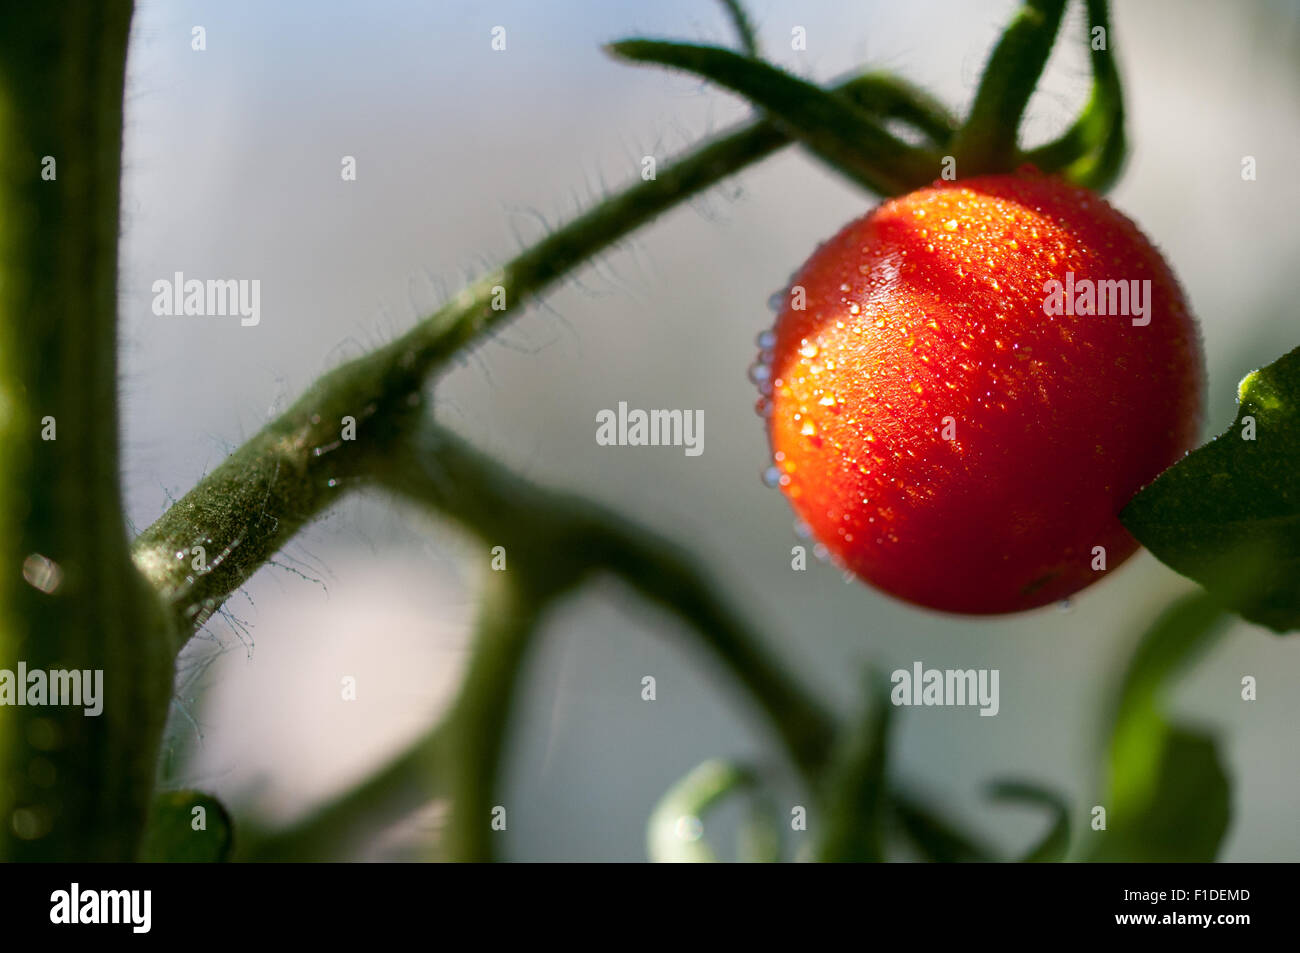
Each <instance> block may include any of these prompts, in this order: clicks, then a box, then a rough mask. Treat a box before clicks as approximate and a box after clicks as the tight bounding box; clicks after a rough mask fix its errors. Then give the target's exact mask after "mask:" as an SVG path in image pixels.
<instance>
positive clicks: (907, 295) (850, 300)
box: [765, 170, 1204, 614]
mask: <svg viewBox="0 0 1300 953" xmlns="http://www.w3.org/2000/svg"><path fill="white" fill-rule="evenodd" d="M1089 311H1091V312H1092V313H1088V312H1089ZM769 356H770V358H771V362H770V367H769V368H768V371H767V374H766V380H768V381H769V382H770V386H771V394H770V402H769V403H767V405H766V406H767V407H768V408H769V409H770V431H769V432H770V437H771V444H772V450H773V455H774V466H775V468H776V470H775V472H776V473H779V475H780V483H781V485H782V487H783V489H784V491H785V494H786V496H787V497H788V498H789V500H790V502H791V504H792V505H793V507H794V509H795V511H796V512H797V513H798V515H799V517H800V518H801V519H802V520H803V521H804V522H805V523H806V524H807V525H808V526H809V528H810V529H811V530H812V532H813V534H814V535H815V536H816V538H817V539H819V540H820V541H821V542H822V543H823V544H825V546H826V547H827V548H828V549H829V550H830V552H831V554H832V555H833V557H834V558H835V559H836V560H837V561H838V562H839V563H841V564H842V565H843V566H845V567H847V568H848V569H851V570H852V571H853V572H854V573H856V574H857V575H858V576H859V577H861V578H862V579H864V580H866V581H867V582H869V583H871V584H872V585H873V586H876V587H877V588H879V589H882V590H884V591H885V592H888V593H891V594H893V595H895V596H897V597H899V598H902V599H905V600H908V601H909V602H913V603H916V604H918V605H922V606H928V607H931V608H934V609H940V610H946V611H949V612H962V613H981V614H987V613H1003V612H1014V611H1017V610H1021V609H1029V608H1032V607H1035V606H1041V605H1044V604H1046V603H1050V602H1054V601H1057V600H1060V599H1062V598H1064V597H1066V596H1068V595H1070V594H1071V593H1073V592H1076V591H1078V590H1079V589H1082V588H1083V587H1085V586H1087V585H1089V584H1091V583H1092V582H1094V581H1096V580H1097V579H1100V578H1101V577H1102V576H1104V575H1105V574H1106V572H1107V571H1109V570H1112V569H1114V568H1115V567H1116V566H1118V565H1119V564H1120V563H1121V562H1123V561H1124V560H1125V559H1127V558H1128V556H1130V555H1131V554H1132V553H1133V552H1134V550H1135V549H1136V548H1137V543H1136V541H1135V540H1134V539H1133V538H1132V537H1131V536H1130V535H1129V534H1128V533H1127V531H1125V529H1124V527H1123V526H1122V525H1121V524H1120V522H1119V520H1118V518H1117V516H1116V514H1118V513H1119V511H1120V510H1121V509H1122V508H1123V506H1124V505H1125V504H1126V503H1127V502H1128V501H1129V499H1130V498H1131V497H1132V496H1133V495H1134V494H1135V493H1136V492H1137V490H1138V489H1140V488H1141V487H1142V486H1143V485H1144V484H1146V483H1148V482H1150V481H1151V480H1152V479H1154V478H1155V477H1156V476H1157V475H1158V474H1159V473H1160V472H1161V471H1162V470H1164V469H1165V468H1166V467H1168V466H1169V465H1171V464H1172V463H1174V462H1175V461H1176V460H1177V459H1178V458H1179V457H1180V456H1182V454H1183V453H1185V452H1186V451H1187V450H1188V449H1189V448H1190V447H1191V446H1192V443H1193V441H1194V439H1195V438H1196V435H1197V432H1198V429H1199V423H1200V413H1201V404H1202V391H1203V388H1204V367H1203V359H1202V356H1201V347H1200V340H1199V335H1198V331H1197V327H1196V323H1195V321H1194V319H1193V318H1192V316H1191V314H1190V312H1189V311H1188V308H1187V305H1186V303H1185V302H1184V300H1183V295H1182V292H1181V290H1180V289H1179V286H1178V282H1177V280H1176V279H1175V277H1174V275H1173V273H1172V272H1171V271H1170V269H1169V266H1168V265H1167V264H1166V263H1165V260H1164V259H1163V258H1162V257H1161V256H1160V253H1159V252H1158V251H1157V250H1156V249H1155V247H1154V246H1153V245H1152V244H1151V243H1150V242H1149V241H1148V240H1147V239H1146V237H1145V236H1143V235H1142V233H1141V232H1140V231H1139V230H1138V229H1137V227H1136V226H1135V225H1134V224H1133V223H1132V222H1131V221H1130V220H1129V219H1128V218H1126V217H1124V216H1123V215H1122V214H1120V213H1119V212H1117V211H1115V210H1114V209H1113V208H1111V206H1110V205H1109V204H1107V203H1106V202H1105V201H1104V200H1103V199H1101V198H1099V197H1098V196H1097V195H1095V194H1094V193H1092V192H1089V191H1087V190H1086V189H1082V188H1078V187H1076V186H1072V185H1070V184H1068V183H1066V182H1064V181H1063V180H1061V179H1058V178H1055V177H1052V176H1046V175H1042V174H1039V173H1037V172H1033V171H1029V170H1026V171H1022V172H1019V173H1016V174H1013V175H994V176H986V177H980V178H973V179H969V180H965V181H957V182H940V183H935V184H934V185H933V186H931V187H928V188H924V189H921V190H919V191H917V192H913V193H911V194H909V195H906V196H903V197H901V198H897V199H892V200H890V201H887V202H885V203H883V204H882V205H880V206H878V207H877V208H876V209H874V210H873V211H871V212H870V213H869V214H867V215H866V216H864V217H862V218H860V219H858V220H856V221H854V222H851V223H850V224H849V225H847V226H845V227H844V228H843V229H842V230H841V231H840V232H839V234H837V235H836V236H835V237H834V238H832V239H831V240H830V241H828V242H826V243H825V244H823V245H822V246H820V247H819V248H818V249H817V250H816V252H815V253H814V254H813V256H812V257H811V258H810V259H809V260H808V262H807V263H806V264H805V265H804V266H803V268H802V269H801V270H800V271H799V272H798V273H797V275H796V276H795V278H794V280H793V283H792V285H791V287H790V292H789V294H787V296H786V297H785V301H784V305H783V310H782V311H781V313H780V315H779V317H778V319H777V323H776V328H775V341H774V344H773V346H772V348H771V351H770V355H769ZM766 400H767V398H765V401H766Z"/></svg>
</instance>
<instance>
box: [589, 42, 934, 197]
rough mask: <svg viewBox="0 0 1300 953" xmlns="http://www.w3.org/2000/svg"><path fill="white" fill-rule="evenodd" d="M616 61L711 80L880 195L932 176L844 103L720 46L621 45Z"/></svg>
mask: <svg viewBox="0 0 1300 953" xmlns="http://www.w3.org/2000/svg"><path fill="white" fill-rule="evenodd" d="M607 49H608V50H609V51H610V52H611V53H613V54H614V55H616V56H621V57H623V58H624V59H629V60H636V61H639V62H643V63H657V64H659V65H662V66H669V67H673V68H676V69H681V70H685V71H687V72H690V73H694V74H696V75H698V76H702V77H704V78H705V79H709V80H712V81H713V82H715V83H718V84H719V85H721V86H725V87H726V88H728V89H730V90H733V91H734V92H737V93H739V94H740V95H742V96H744V97H746V98H747V99H749V100H750V101H752V102H753V103H755V104H756V105H758V106H759V107H761V108H762V109H763V110H765V111H766V113H767V115H768V118H769V119H771V120H772V121H773V122H775V123H777V124H778V125H779V126H781V127H782V128H783V129H785V130H786V131H787V132H788V133H789V134H790V135H792V136H795V137H796V138H798V139H799V140H800V141H801V142H803V143H804V144H805V145H806V146H807V147H808V148H809V149H811V150H812V151H813V152H814V153H816V154H817V155H818V156H819V157H820V158H821V159H822V160H823V161H825V162H827V163H829V164H830V165H832V166H834V167H835V168H836V169H838V170H839V171H841V172H843V173H844V174H845V175H847V176H849V177H850V178H852V179H854V180H856V181H858V182H860V183H861V184H862V185H864V186H866V187H867V188H868V189H870V190H871V191H873V192H876V193H878V194H880V195H899V194H902V193H904V192H910V191H911V190H912V189H914V188H917V187H918V186H921V185H924V184H925V183H927V182H929V181H931V180H932V179H934V178H935V176H936V174H937V173H938V172H939V159H938V157H937V156H935V155H932V154H931V153H929V152H927V151H926V150H924V149H918V148H917V147H915V146H911V145H908V144H907V143H905V142H903V141H902V140H901V139H898V138H896V137H894V136H893V135H891V134H890V133H889V132H888V131H887V130H886V129H885V128H884V127H883V126H881V125H880V124H879V123H878V122H877V121H876V120H875V118H874V117H873V116H871V115H870V114H869V113H867V112H865V111H864V110H862V109H860V108H858V107H857V106H855V105H854V104H853V103H852V102H850V101H849V100H848V99H847V98H846V97H844V96H842V95H839V94H836V93H832V92H829V91H827V90H824V89H822V88H821V87H819V86H816V85H814V84H812V83H809V82H806V81H804V80H802V79H799V78H798V77H796V76H792V75H790V74H789V73H786V72H784V71H783V70H780V69H777V68H776V67H775V66H772V65H770V64H768V63H764V62H762V61H761V60H756V59H751V58H749V57H746V56H742V55H740V54H739V53H733V52H732V51H731V50H724V49H722V48H720V47H713V46H697V45H695V44H690V43H669V42H664V41H660V40H642V39H633V40H622V41H620V42H618V43H613V44H610V46H609V47H608V48H607Z"/></svg>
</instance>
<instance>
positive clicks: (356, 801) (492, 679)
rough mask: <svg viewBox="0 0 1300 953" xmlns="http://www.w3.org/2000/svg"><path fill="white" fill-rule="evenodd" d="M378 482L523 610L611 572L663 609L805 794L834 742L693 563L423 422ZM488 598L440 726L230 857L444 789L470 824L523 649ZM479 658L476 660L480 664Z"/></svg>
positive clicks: (263, 850)
mask: <svg viewBox="0 0 1300 953" xmlns="http://www.w3.org/2000/svg"><path fill="white" fill-rule="evenodd" d="M378 477H379V479H380V481H381V482H382V483H383V484H384V485H386V486H388V487H389V488H390V489H392V490H393V491H395V492H397V493H398V494H399V495H401V496H402V497H405V498H408V499H413V500H416V501H418V502H420V503H423V504H425V505H428V506H431V507H433V508H434V509H436V510H437V511H439V512H441V513H443V514H444V515H445V516H446V517H447V518H448V519H450V520H452V521H454V522H456V523H458V524H460V525H461V526H462V527H464V528H465V529H466V530H468V531H469V532H470V533H472V534H473V535H474V536H476V537H477V538H478V539H479V540H480V541H481V542H483V543H484V544H485V545H486V546H490V547H495V546H503V547H504V548H505V558H506V567H507V569H506V572H504V573H500V574H498V573H492V578H493V580H494V581H496V580H497V579H498V578H499V577H506V576H510V577H514V575H515V574H519V575H520V577H521V579H522V580H523V582H522V583H520V585H522V586H524V587H525V588H524V589H523V590H522V591H524V592H526V593H530V594H531V599H532V604H533V605H534V608H535V609H540V608H541V607H542V606H544V604H545V603H547V602H548V601H550V600H551V599H553V598H554V597H555V595H557V594H558V593H561V592H564V591H567V590H568V589H569V588H571V587H572V586H573V585H576V584H577V583H579V582H580V581H581V580H582V579H584V578H586V577H588V576H589V575H590V574H591V573H593V572H597V571H612V572H615V573H617V574H618V575H619V576H620V577H621V578H622V579H623V580H624V581H625V582H626V583H628V584H629V585H631V586H632V587H633V588H635V589H637V590H638V591H640V592H641V593H642V594H643V595H646V596H647V597H648V598H650V599H652V600H653V601H656V602H659V603H660V604H662V605H663V606H664V607H665V608H666V609H668V610H669V611H670V612H673V613H675V614H676V615H677V616H678V617H679V618H681V619H682V621H683V622H685V623H686V624H688V625H689V626H691V627H692V629H693V630H694V631H695V632H696V634H697V635H698V636H699V638H700V640H701V642H702V643H703V644H704V645H705V646H706V648H708V649H709V650H710V651H711V652H712V654H713V656H714V658H715V659H716V660H717V661H718V662H720V663H721V665H722V667H723V670H724V671H725V672H726V673H727V674H728V675H729V676H730V677H731V679H732V680H733V683H734V684H735V685H737V686H738V687H740V688H743V689H744V690H745V695H746V696H747V698H748V700H749V701H751V702H752V703H753V704H755V705H757V706H758V708H759V709H760V710H761V711H762V712H763V713H764V714H765V715H766V716H767V719H768V721H769V722H770V723H771V724H772V725H773V726H774V727H775V728H776V731H777V733H778V737H779V738H780V740H781V741H782V742H783V745H784V747H785V750H786V753H787V756H788V757H789V758H790V760H791V762H792V763H793V764H795V765H796V766H797V767H798V769H799V770H800V772H801V774H802V776H803V777H804V779H805V781H806V782H807V783H808V784H809V786H810V787H812V788H814V789H815V788H817V787H818V785H819V779H820V774H821V771H822V769H823V767H824V765H825V763H826V760H827V758H828V757H829V753H830V749H831V745H832V742H833V738H834V730H835V729H834V725H833V722H832V720H831V717H830V716H829V715H828V714H827V713H826V712H825V711H824V710H823V709H822V707H821V705H820V704H819V703H818V702H816V701H815V700H814V699H813V698H812V696H810V695H809V694H807V693H806V692H805V691H804V690H803V689H802V688H801V687H800V686H799V685H798V684H797V683H796V682H795V681H793V680H792V679H791V678H790V677H789V676H788V675H787V674H786V672H787V667H786V666H785V665H783V664H782V663H781V662H779V661H778V660H776V659H774V658H772V657H771V656H770V655H769V654H768V653H767V652H766V651H765V650H764V649H763V648H762V646H761V643H760V640H759V639H758V637H757V635H756V634H755V633H754V632H753V631H752V630H751V629H750V628H749V627H748V625H747V624H746V623H745V622H744V620H743V618H742V616H741V614H740V613H739V612H738V610H737V609H736V608H735V607H734V606H731V605H729V604H728V603H727V602H726V601H725V600H723V599H721V598H720V597H718V596H716V595H714V594H713V589H712V587H711V586H710V585H709V583H708V580H707V578H706V577H705V576H704V574H703V573H702V572H701V570H700V567H698V566H697V565H695V564H694V562H693V560H692V559H691V558H690V557H689V556H688V555H687V554H685V553H683V552H682V551H680V550H678V549H677V548H676V547H674V546H672V545H671V544H670V543H668V542H666V541H665V540H663V539H661V538H659V537H658V536H656V535H654V534H653V533H651V532H650V531H648V530H646V529H643V528H641V527H639V526H637V525H636V524H634V523H631V522H629V521H628V520H626V519H625V518H624V517H623V516H621V515H620V514H617V513H614V512H612V511H609V510H605V509H603V508H601V507H598V506H595V505H593V504H591V503H589V502H587V501H586V500H583V499H581V498H580V497H577V496H573V495H569V494H565V493H561V492H557V491H553V490H548V489H544V488H542V487H539V486H536V485H535V484H532V483H529V482H528V481H525V480H523V479H521V478H519V477H517V476H515V475H514V474H512V473H511V472H510V471H509V470H507V469H505V468H504V467H502V466H500V465H499V464H497V463H495V462H494V461H492V460H491V459H489V458H488V457H485V456H484V455H482V454H480V453H479V452H478V451H476V450H474V449H473V448H472V447H470V446H469V445H468V444H467V443H465V442H464V441H462V440H461V439H460V438H458V437H456V436H454V435H452V434H451V433H449V432H447V431H443V430H440V429H437V428H434V427H429V428H428V429H427V430H425V431H423V432H422V433H421V434H420V436H419V439H418V440H416V441H412V442H411V443H410V444H409V445H404V446H403V447H400V448H398V449H397V450H396V451H395V452H394V453H393V454H392V455H390V456H389V458H388V459H387V460H386V463H385V466H384V469H383V470H382V471H381V472H380V473H379V474H378ZM501 584H504V579H502V581H501ZM498 598H499V597H493V596H491V595H489V596H488V597H487V598H486V599H485V610H484V611H485V612H488V613H489V616H488V624H489V625H490V626H491V627H492V628H493V629H495V630H497V631H498V632H499V633H500V632H504V633H505V634H504V635H502V634H498V635H496V636H493V635H489V636H487V638H486V642H485V644H484V646H483V647H482V648H477V649H476V658H475V661H473V662H472V663H471V666H470V672H469V674H468V675H467V678H466V681H465V683H464V686H463V688H462V692H461V695H460V698H459V700H458V701H457V703H456V705H455V707H454V708H453V714H452V715H450V716H449V718H448V720H446V721H444V722H443V723H442V724H441V725H439V726H437V727H435V728H433V729H431V730H430V731H429V732H428V733H426V734H425V735H424V736H423V737H422V738H420V739H419V740H418V741H417V742H415V743H414V744H413V745H412V746H411V747H410V748H409V749H407V750H406V751H405V752H403V753H402V754H401V755H399V756H398V757H397V758H395V759H394V760H393V761H392V762H390V763H389V764H388V765H387V766H386V767H384V768H383V769H381V770H380V771H379V772H377V773H376V774H375V775H374V776H373V777H372V778H371V779H370V780H368V781H367V782H365V783H364V784H362V785H360V786H359V787H357V788H355V789H353V790H352V791H349V792H346V793H345V794H343V795H341V796H340V797H338V798H336V799H335V800H333V801H332V802H330V803H329V804H327V805H326V806H324V807H322V808H321V809H319V810H317V811H315V812H313V813H312V814H311V815H310V816H309V817H308V818H306V819H305V820H303V821H301V822H299V823H296V824H294V825H292V826H291V827H289V828H287V829H285V830H283V831H278V832H271V833H269V834H260V835H257V836H256V837H255V839H254V841H253V843H252V844H251V846H246V847H245V848H244V852H243V856H244V857H245V858H247V859H252V860H278V859H288V858H297V857H299V856H301V855H300V854H299V851H303V850H308V851H311V854H310V855H309V856H313V857H315V856H322V855H325V854H328V853H330V852H332V851H342V850H344V849H346V847H347V846H348V845H349V844H351V843H355V842H356V840H357V839H359V838H360V836H362V834H363V833H364V831H365V830H367V829H371V828H372V827H373V826H374V825H377V824H382V823H386V822H387V821H389V820H391V819H392V818H393V817H396V816H399V815H400V814H403V813H406V812H409V811H411V810H414V809H415V808H417V807H418V806H419V805H420V804H422V803H425V802H427V801H428V800H429V799H430V798H431V797H434V796H436V794H437V793H446V792H447V791H448V790H449V789H451V788H457V789H459V791H460V798H461V800H462V802H463V803H468V804H476V805H477V807H476V808H474V809H472V810H475V811H477V812H478V813H477V814H471V817H473V818H475V820H476V821H477V820H482V816H481V815H483V814H484V805H486V804H488V798H487V797H485V792H487V791H490V790H491V789H492V787H493V779H494V778H495V774H494V772H495V771H496V767H495V763H496V762H495V755H499V754H500V750H501V748H500V746H501V740H500V739H501V731H502V730H503V729H502V725H503V724H504V721H503V719H504V717H505V716H504V713H503V709H502V708H501V707H498V706H504V704H506V702H507V700H508V697H509V694H508V690H507V688H506V687H505V683H506V679H507V677H509V672H510V667H509V665H508V664H506V663H507V662H508V661H509V660H510V659H511V658H512V657H513V658H514V659H515V661H516V663H517V660H518V658H519V656H520V655H521V654H522V653H523V652H524V650H525V648H526V646H525V645H524V641H525V639H524V637H523V635H522V634H521V630H522V628H523V626H522V621H526V620H523V617H522V616H521V615H519V614H514V615H511V614H509V613H508V614H507V615H506V618H507V620H509V619H511V618H514V619H515V620H516V628H515V629H514V630H513V634H512V630H511V629H510V628H509V626H502V624H500V623H498V622H495V621H492V618H493V615H494V614H495V613H496V612H498V611H499V610H497V609H489V608H488V607H490V606H492V605H493V604H494V603H495V602H496V601H498ZM511 604H513V600H512V602H511ZM511 611H513V610H511ZM479 653H484V654H483V655H482V657H481V658H480V656H479ZM471 712H475V713H477V715H478V716H482V717H483V718H484V719H485V720H486V721H487V722H488V723H489V724H490V725H491V726H492V727H491V728H490V729H489V730H487V732H486V734H484V735H481V736H480V737H479V738H478V740H474V741H471V742H469V745H470V750H467V749H466V748H464V747H458V746H459V745H461V744H463V743H462V742H457V741H456V740H455V739H456V736H457V734H458V733H459V732H461V731H464V730H468V731H472V732H478V731H480V729H478V728H475V727H474V721H473V719H474V717H476V716H475V715H471V714H470V713H471ZM484 738H487V739H488V740H487V741H484ZM492 739H495V740H492ZM467 758H469V759H471V760H472V761H473V762H474V763H475V764H477V765H478V768H477V769H475V770H479V771H483V772H485V775H486V779H485V777H483V776H480V777H477V778H472V777H471V778H467V777H465V776H463V775H462V776H461V777H460V779H459V780H455V779H456V778H457V775H458V772H460V771H461V770H462V767H463V765H464V763H465V761H466V759H467ZM489 772H493V773H489ZM435 774H436V776H437V780H435V779H434V777H433V775H435ZM490 806H491V805H488V807H489V809H490ZM458 824H459V822H457V824H455V825H453V829H455V828H456V827H457V826H458ZM487 834H488V832H487V831H486V830H483V829H479V830H470V831H469V832H468V834H455V835H453V836H454V837H456V838H457V840H456V841H454V845H455V849H454V854H455V855H457V856H460V857H466V856H469V857H473V856H482V855H483V851H484V850H485V848H486V847H487V846H490V844H485V843H484V842H483V840H482V838H483V837H485V836H487Z"/></svg>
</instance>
